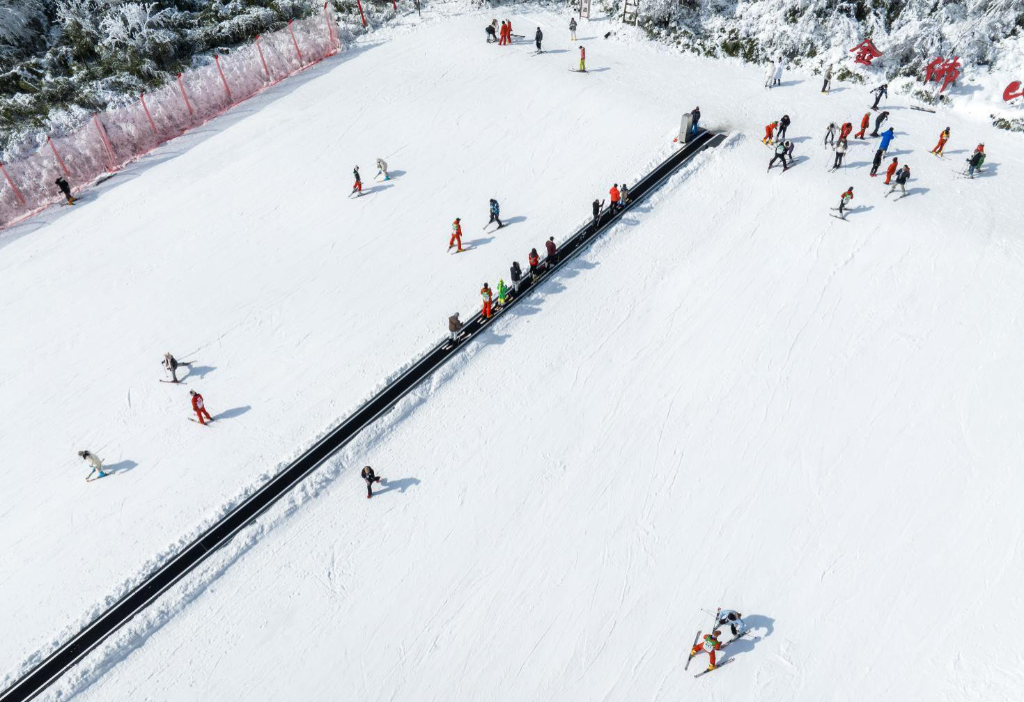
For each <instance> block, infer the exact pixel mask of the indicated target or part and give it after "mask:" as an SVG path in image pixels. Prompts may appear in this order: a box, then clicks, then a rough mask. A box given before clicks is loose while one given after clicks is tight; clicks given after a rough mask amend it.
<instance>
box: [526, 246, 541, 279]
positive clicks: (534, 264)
mask: <svg viewBox="0 0 1024 702" xmlns="http://www.w3.org/2000/svg"><path fill="white" fill-rule="evenodd" d="M527 261H528V262H529V264H530V280H533V279H534V278H536V277H537V268H539V267H540V255H539V254H538V253H537V249H530V256H529V258H527Z"/></svg>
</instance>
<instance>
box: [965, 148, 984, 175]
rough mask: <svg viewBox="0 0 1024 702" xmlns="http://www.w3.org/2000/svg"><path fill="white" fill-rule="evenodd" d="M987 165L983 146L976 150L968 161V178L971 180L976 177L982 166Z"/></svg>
mask: <svg viewBox="0 0 1024 702" xmlns="http://www.w3.org/2000/svg"><path fill="white" fill-rule="evenodd" d="M984 163H985V145H984V144H981V145H979V146H978V148H977V149H975V150H974V154H972V155H971V157H970V158H969V159H967V168H968V171H967V176H968V177H969V178H973V177H974V172H975V171H980V170H981V166H982V164H984Z"/></svg>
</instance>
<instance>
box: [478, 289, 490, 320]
mask: <svg viewBox="0 0 1024 702" xmlns="http://www.w3.org/2000/svg"><path fill="white" fill-rule="evenodd" d="M480 296H481V297H482V298H483V300H484V309H483V314H484V319H490V318H491V297H492V294H491V287H490V286H489V285H488V284H487V283H484V286H483V287H482V288H480Z"/></svg>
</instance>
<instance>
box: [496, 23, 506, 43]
mask: <svg viewBox="0 0 1024 702" xmlns="http://www.w3.org/2000/svg"><path fill="white" fill-rule="evenodd" d="M504 45H505V20H502V21H501V26H500V27H498V46H504Z"/></svg>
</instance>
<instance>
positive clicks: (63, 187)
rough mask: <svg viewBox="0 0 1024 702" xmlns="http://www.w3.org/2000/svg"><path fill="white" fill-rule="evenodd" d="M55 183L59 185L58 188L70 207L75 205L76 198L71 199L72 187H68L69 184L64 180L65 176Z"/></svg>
mask: <svg viewBox="0 0 1024 702" xmlns="http://www.w3.org/2000/svg"><path fill="white" fill-rule="evenodd" d="M53 182H54V183H56V184H57V187H58V188H59V189H60V191H61V193H62V194H63V195H64V199H65V200H67V201H68V204H69V205H73V204H75V198H73V197H71V186H70V185H68V182H67V181H66V180H64V176H59V177H58V178H57V180H55V181H53Z"/></svg>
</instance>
